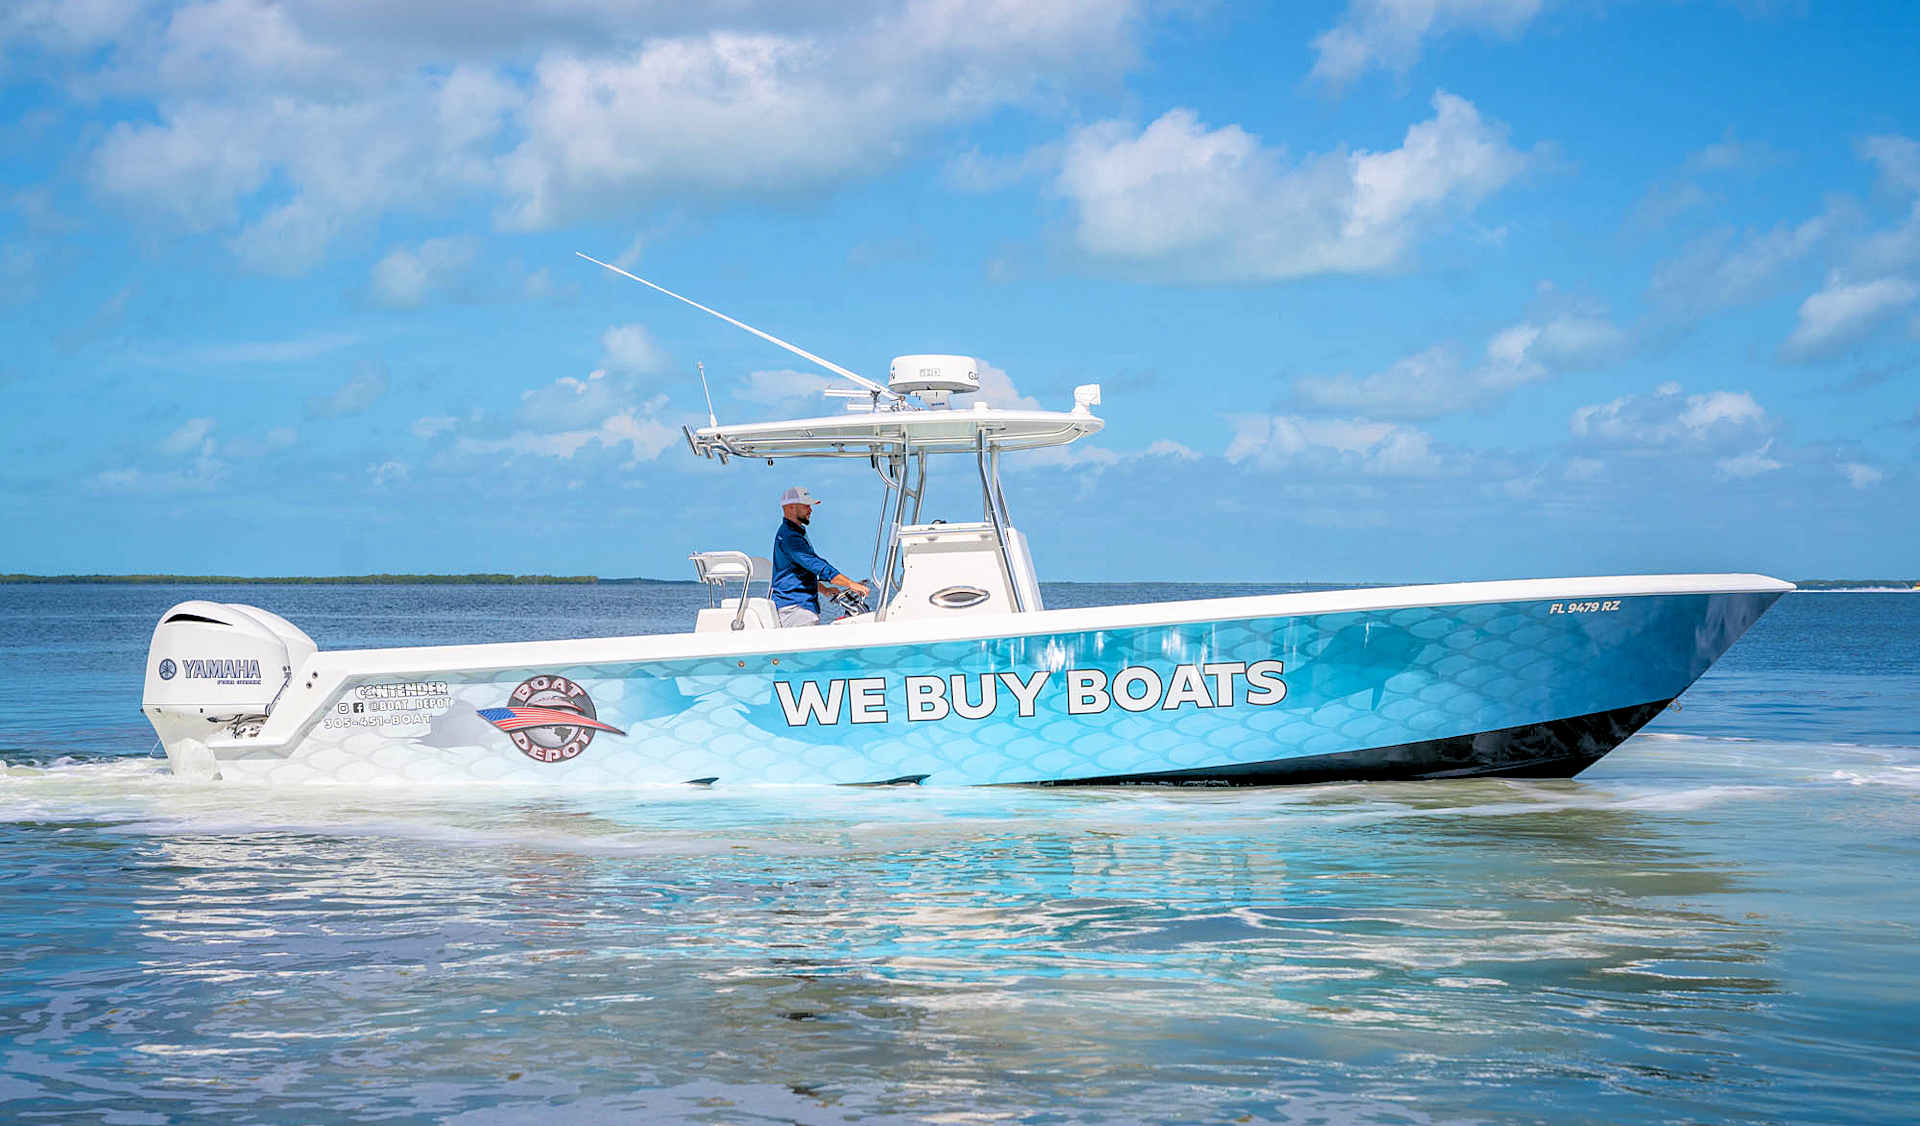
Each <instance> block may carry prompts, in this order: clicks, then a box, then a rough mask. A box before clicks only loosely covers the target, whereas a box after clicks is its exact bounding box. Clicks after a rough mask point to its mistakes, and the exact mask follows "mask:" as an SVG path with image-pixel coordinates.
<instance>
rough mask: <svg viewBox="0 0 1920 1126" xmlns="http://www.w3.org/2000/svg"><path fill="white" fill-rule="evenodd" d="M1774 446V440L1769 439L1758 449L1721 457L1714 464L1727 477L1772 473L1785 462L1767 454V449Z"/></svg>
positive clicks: (1745, 476)
mask: <svg viewBox="0 0 1920 1126" xmlns="http://www.w3.org/2000/svg"><path fill="white" fill-rule="evenodd" d="M1772 448H1773V440H1772V439H1768V440H1767V441H1766V442H1765V443H1763V444H1762V445H1761V447H1760V448H1759V449H1757V450H1753V451H1751V452H1749V453H1744V454H1737V455H1735V456H1733V457H1723V458H1720V459H1719V460H1718V461H1715V462H1714V463H1713V465H1714V468H1715V469H1716V470H1717V471H1718V472H1719V474H1720V476H1722V477H1725V478H1730V479H1733V480H1744V479H1746V478H1748V477H1758V476H1760V475H1761V474H1762V473H1771V472H1773V471H1774V470H1776V469H1779V468H1781V467H1782V465H1783V464H1784V463H1782V462H1780V461H1777V460H1775V459H1774V458H1771V457H1768V456H1767V451H1769V450H1771V449H1772Z"/></svg>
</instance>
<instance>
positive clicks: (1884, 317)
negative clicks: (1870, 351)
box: [1782, 277, 1920, 360]
mask: <svg viewBox="0 0 1920 1126" xmlns="http://www.w3.org/2000/svg"><path fill="white" fill-rule="evenodd" d="M1916 298H1920V286H1916V285H1915V284H1914V283H1913V282H1910V281H1908V280H1907V279H1905V278H1877V279H1875V280H1873V281H1869V282H1847V281H1845V280H1843V279H1840V278H1838V277H1836V278H1833V279H1830V280H1829V281H1828V283H1827V287H1826V288H1825V289H1823V290H1821V291H1820V292H1818V293H1816V294H1814V295H1812V296H1811V297H1808V298H1807V299H1806V300H1805V301H1803V302H1801V304H1800V312H1799V316H1798V319H1797V320H1796V322H1795V324H1794V327H1793V335H1791V336H1789V337H1787V342H1786V344H1785V345H1783V346H1782V352H1783V353H1784V354H1785V355H1786V356H1787V357H1788V358H1790V359H1796V360H1812V359H1823V358H1826V357H1829V356H1833V355H1836V354H1838V353H1840V352H1842V351H1845V350H1846V349H1847V348H1848V347H1850V346H1852V345H1854V344H1857V343H1859V342H1860V341H1861V340H1864V339H1865V338H1866V337H1867V336H1868V335H1869V334H1870V333H1872V332H1873V330H1874V329H1876V328H1879V327H1880V326H1881V325H1883V324H1885V323H1886V322H1887V321H1888V320H1890V319H1891V318H1892V317H1893V316H1894V314H1896V313H1898V312H1899V311H1900V310H1901V309H1904V308H1906V307H1907V306H1908V305H1911V304H1913V302H1914V300H1915V299H1916Z"/></svg>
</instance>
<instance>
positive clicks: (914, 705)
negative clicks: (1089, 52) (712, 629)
mask: <svg viewBox="0 0 1920 1126" xmlns="http://www.w3.org/2000/svg"><path fill="white" fill-rule="evenodd" d="M1767 581H1768V582H1771V580H1767ZM1480 586H1485V587H1490V588H1516V587H1525V588H1528V589H1527V590H1525V592H1524V593H1525V594H1527V595H1528V596H1527V597H1502V598H1499V599H1497V600H1488V601H1434V602H1428V603H1423V604H1401V605H1395V604H1393V603H1394V601H1395V600H1394V599H1393V598H1391V597H1383V596H1381V595H1380V594H1378V593H1374V592H1369V595H1368V597H1366V598H1359V599H1349V600H1347V601H1348V602H1349V603H1367V602H1369V601H1370V602H1371V603H1372V604H1352V605H1341V604H1340V600H1338V599H1333V600H1329V599H1327V598H1325V597H1316V596H1306V595H1287V596H1273V597H1271V598H1264V599H1249V600H1231V601H1230V602H1229V601H1221V602H1210V603H1193V604H1187V605H1188V606H1189V607H1191V609H1189V610H1186V611H1182V609H1181V604H1167V605H1165V606H1162V607H1155V608H1151V610H1152V614H1150V615H1149V614H1143V613H1142V611H1143V610H1146V609H1147V608H1140V607H1130V608H1116V609H1115V610H1114V611H1113V612H1111V613H1110V614H1104V615H1103V612H1101V611H1097V610H1078V611H1049V612H1044V613H1038V614H1031V615H1017V616H1008V617H1006V618H1003V619H1001V622H1000V625H1001V628H1002V629H1003V630H1005V631H1006V632H1003V633H998V634H994V633H991V632H988V633H986V634H985V635H982V636H973V637H967V638H959V639H941V638H938V637H932V636H926V635H925V634H924V633H923V634H921V635H919V636H909V637H906V638H904V639H900V640H891V639H889V638H888V635H887V634H886V632H885V630H886V627H885V626H884V625H879V626H856V627H849V628H846V629H844V630H841V629H837V628H836V627H822V628H818V629H814V630H807V631H798V630H790V631H765V633H764V634H763V635H761V636H758V637H745V636H743V635H740V634H733V635H730V636H727V637H725V638H723V639H722V641H721V642H720V645H721V649H722V651H718V652H706V653H700V652H690V651H689V650H691V649H696V648H697V647H698V639H699V638H701V637H707V638H711V637H712V636H713V635H693V636H692V637H685V636H683V637H680V638H677V639H671V640H669V641H667V642H662V641H661V639H648V638H635V639H603V640H595V641H581V642H541V643H533V644H528V645H496V646H468V647H461V648H459V649H446V650H429V649H422V650H382V651H368V652H365V653H362V654H354V653H329V652H322V653H320V654H318V655H316V656H315V657H314V658H312V659H311V661H310V664H312V665H313V667H312V668H311V669H303V670H297V671H296V673H295V676H294V684H293V689H294V690H293V691H291V692H290V693H289V694H288V698H287V699H286V700H285V701H283V703H282V705H281V707H280V709H278V710H276V712H275V714H274V715H273V717H272V719H271V721H270V722H269V723H268V724H266V725H265V728H264V730H262V731H260V732H258V733H257V734H255V733H249V734H247V735H245V736H244V737H243V736H233V737H213V738H207V739H180V738H178V737H176V738H174V739H173V740H171V741H168V742H167V745H168V751H169V754H170V756H173V757H174V760H175V763H176V768H177V769H179V770H180V771H181V772H182V773H195V772H198V773H200V774H203V775H204V774H208V773H211V774H217V775H218V776H220V777H222V778H225V779H254V780H261V781H269V782H337V783H347V784H363V785H366V784H389V783H406V784H414V783H418V784H447V783H460V782H500V783H513V784H529V785H572V786H632V785H650V784H680V783H686V782H691V781H709V782H714V781H717V783H718V784H721V785H730V784H741V783H749V784H750V783H773V784H794V783H798V784H806V783H832V784H842V785H845V784H876V783H886V782H896V781H905V780H912V781H921V782H924V783H926V784H930V785H942V784H958V785H994V784H1043V785H1125V784H1160V785H1276V784H1293V783H1313V782H1327V781H1339V780H1389V779H1417V778H1441V777H1460V776H1471V775H1518V776H1570V775H1573V774H1575V773H1578V772H1579V771H1580V770H1582V769H1584V768H1585V767H1587V766H1588V765H1590V764H1591V763H1593V762H1594V761H1596V760H1598V759H1599V758H1600V757H1601V756H1603V755H1605V754H1606V753H1607V752H1608V751H1610V750H1612V749H1613V748H1614V747H1615V746H1617V745H1618V744H1619V743H1620V742H1622V741H1623V740H1625V739H1626V738H1627V737H1628V736H1630V735H1632V734H1633V732H1635V731H1636V730H1638V729H1639V728H1640V727H1641V726H1642V725H1644V724H1645V723H1647V722H1648V721H1649V720H1651V719H1652V718H1653V717H1654V716H1655V715H1657V714H1658V713H1659V712H1660V710H1661V709H1662V708H1664V707H1665V706H1666V705H1667V704H1668V703H1669V702H1670V701H1672V700H1673V699H1674V698H1675V697H1676V696H1678V695H1680V693H1681V692H1683V691H1684V690H1685V689H1686V688H1687V686H1688V685H1690V684H1692V683H1693V681H1694V680H1695V679H1697V678H1698V677H1699V676H1700V675H1701V674H1702V673H1703V672H1705V671H1706V669H1707V667H1708V666H1709V665H1711V664H1712V663H1713V661H1714V660H1716V659H1717V658H1718V657H1719V656H1720V655H1721V654H1722V653H1723V652H1724V651H1725V650H1726V648H1727V647H1728V646H1730V645H1731V644H1732V643H1733V642H1734V640H1736V639H1737V638H1738V637H1739V636H1740V634H1741V633H1742V632H1744V631H1745V630H1746V628H1747V627H1748V626H1750V625H1751V624H1752V623H1753V622H1754V621H1755V620H1756V619H1757V618H1758V617H1759V616H1760V615H1761V613H1763V612H1764V611H1765V609H1766V608H1767V607H1768V606H1769V605H1771V604H1772V602H1773V601H1774V600H1775V599H1776V598H1777V597H1779V594H1780V592H1781V591H1782V590H1785V589H1790V588H1788V587H1787V586H1786V584H1779V583H1774V584H1773V586H1772V587H1771V588H1766V589H1758V590H1723V591H1712V590H1709V591H1674V592H1666V593H1658V592H1656V593H1638V594H1628V593H1623V594H1621V595H1620V596H1619V597H1604V596H1595V597H1581V596H1580V592H1581V590H1582V589H1587V590H1591V589H1597V588H1594V587H1592V586H1591V585H1589V586H1588V587H1587V588H1580V587H1573V588H1569V589H1572V590H1573V591H1574V593H1573V594H1572V595H1569V596H1566V597H1549V596H1538V597H1536V596H1534V595H1535V594H1536V589H1537V591H1538V593H1540V594H1542V595H1550V594H1552V593H1553V589H1554V588H1549V587H1544V586H1541V587H1538V588H1535V586H1534V584H1463V585H1462V586H1460V587H1454V588H1446V589H1448V590H1451V591H1462V590H1471V589H1472V588H1474V587H1480ZM1405 589H1407V590H1410V591H1418V590H1422V589H1439V588H1405ZM1623 589H1633V588H1631V587H1629V588H1623ZM1387 593H1388V594H1390V593H1391V592H1387ZM1490 593H1491V592H1490ZM1499 593H1505V594H1512V593H1515V592H1514V591H1513V590H1511V589H1505V590H1501V591H1499ZM1407 597H1409V598H1410V597H1412V596H1411V595H1409V596H1407ZM1223 609H1224V610H1226V611H1228V612H1225V613H1223V612H1222V611H1223ZM1240 611H1245V614H1244V616H1240V613H1239V612H1240ZM1142 617H1157V618H1158V619H1160V620H1146V621H1142V620H1140V619H1141V618H1142ZM1183 619H1184V620H1183ZM1035 627H1039V628H1035ZM841 638H844V639H845V642H846V643H844V644H843V643H839V641H840V639H841ZM782 642H786V643H787V644H781V643H782ZM801 642H804V645H802V644H796V643H801ZM709 644H710V645H711V644H713V643H712V642H709ZM623 649H625V650H631V651H633V652H634V654H635V655H634V656H633V657H632V658H631V659H621V656H620V655H621V653H622V652H623ZM292 713H299V714H292ZM162 734H163V740H164V739H165V736H166V734H167V733H166V732H164V731H163V733H162Z"/></svg>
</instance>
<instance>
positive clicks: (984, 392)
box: [961, 360, 1046, 411]
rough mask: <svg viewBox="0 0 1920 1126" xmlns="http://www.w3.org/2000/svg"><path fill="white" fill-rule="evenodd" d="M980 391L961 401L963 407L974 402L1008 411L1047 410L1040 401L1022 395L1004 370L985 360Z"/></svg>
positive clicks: (981, 371) (980, 371)
mask: <svg viewBox="0 0 1920 1126" xmlns="http://www.w3.org/2000/svg"><path fill="white" fill-rule="evenodd" d="M979 363H980V368H979V373H980V390H979V391H976V392H975V393H974V394H973V395H971V396H969V397H968V398H967V399H963V400H961V405H962V406H967V405H970V403H972V402H980V403H985V404H987V405H988V406H993V407H1002V408H1005V409H1007V410H1017V411H1037V410H1045V409H1046V408H1045V407H1043V406H1042V405H1041V404H1040V400H1038V399H1036V398H1034V397H1033V396H1031V395H1022V394H1021V393H1020V389H1019V388H1017V387H1015V386H1014V385H1013V377H1012V376H1010V375H1008V374H1007V373H1006V372H1005V371H1004V370H1002V369H1000V368H997V367H994V366H993V365H992V364H990V363H988V362H987V361H985V360H981V361H979Z"/></svg>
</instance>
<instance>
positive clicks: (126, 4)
mask: <svg viewBox="0 0 1920 1126" xmlns="http://www.w3.org/2000/svg"><path fill="white" fill-rule="evenodd" d="M145 7H146V3H145V0H13V2H12V3H9V4H8V5H7V6H6V7H5V8H0V47H3V46H5V45H7V44H10V43H32V44H35V45H37V46H40V47H44V48H47V49H49V50H55V51H85V50H89V49H92V48H94V47H97V46H100V45H101V44H104V43H109V42H111V41H113V40H114V39H116V38H119V37H120V36H122V35H123V34H125V33H126V31H127V30H128V29H129V28H130V27H132V26H133V24H134V23H135V22H136V21H137V20H138V19H139V17H140V16H141V14H142V11H141V10H142V9H143V8H145Z"/></svg>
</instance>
